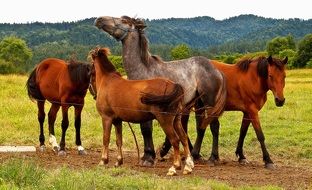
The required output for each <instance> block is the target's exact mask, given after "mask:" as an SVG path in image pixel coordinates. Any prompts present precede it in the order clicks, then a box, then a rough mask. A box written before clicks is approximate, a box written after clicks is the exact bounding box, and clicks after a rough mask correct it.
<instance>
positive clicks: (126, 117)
mask: <svg viewBox="0 0 312 190" xmlns="http://www.w3.org/2000/svg"><path fill="white" fill-rule="evenodd" d="M115 114H116V115H117V116H118V118H119V119H121V120H122V121H126V122H131V123H141V122H146V121H149V120H152V119H154V118H155V117H154V115H153V114H151V113H148V112H144V111H143V110H142V111H140V110H127V111H126V112H125V110H120V111H118V110H117V111H115Z"/></svg>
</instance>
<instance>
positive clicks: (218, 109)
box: [201, 72, 227, 128]
mask: <svg viewBox="0 0 312 190" xmlns="http://www.w3.org/2000/svg"><path fill="white" fill-rule="evenodd" d="M220 74H221V77H222V80H221V87H220V88H219V90H218V93H217V96H216V99H215V105H214V106H213V107H212V108H211V109H207V111H206V113H205V115H206V116H207V117H205V119H204V121H203V123H202V125H201V126H202V127H204V128H205V127H206V126H207V125H208V124H209V123H210V122H211V121H212V120H214V119H217V118H218V117H220V116H221V115H222V113H223V111H224V106H225V103H226V98H227V88H226V79H225V77H224V75H223V73H222V72H220Z"/></svg>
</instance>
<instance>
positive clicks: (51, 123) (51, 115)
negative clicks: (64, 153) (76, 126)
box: [48, 104, 60, 152]
mask: <svg viewBox="0 0 312 190" xmlns="http://www.w3.org/2000/svg"><path fill="white" fill-rule="evenodd" d="M59 109H60V105H59V104H52V105H51V108H50V111H49V113H48V123H49V136H50V137H49V142H50V144H51V145H52V147H53V151H55V152H58V151H59V149H60V147H59V145H58V144H57V141H56V138H55V132H54V123H55V120H56V114H57V112H58V110H59Z"/></svg>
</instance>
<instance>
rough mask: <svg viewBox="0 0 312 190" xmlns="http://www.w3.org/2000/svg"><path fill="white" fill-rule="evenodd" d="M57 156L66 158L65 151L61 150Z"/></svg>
mask: <svg viewBox="0 0 312 190" xmlns="http://www.w3.org/2000/svg"><path fill="white" fill-rule="evenodd" d="M57 155H58V156H66V152H65V150H61V151H59V152H58V153H57Z"/></svg>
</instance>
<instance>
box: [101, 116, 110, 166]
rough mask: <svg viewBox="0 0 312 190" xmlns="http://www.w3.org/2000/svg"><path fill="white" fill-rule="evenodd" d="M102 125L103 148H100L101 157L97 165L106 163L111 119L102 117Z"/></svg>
mask: <svg viewBox="0 0 312 190" xmlns="http://www.w3.org/2000/svg"><path fill="white" fill-rule="evenodd" d="M102 126H103V149H102V157H101V161H100V163H99V165H107V164H108V160H109V158H108V151H109V149H108V146H109V141H110V134H111V129H112V120H111V119H110V118H105V119H104V118H102Z"/></svg>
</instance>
